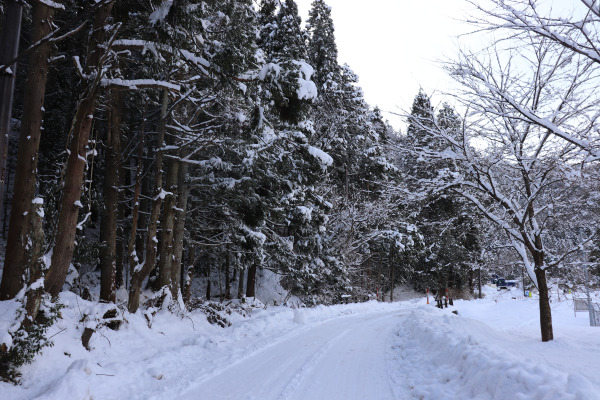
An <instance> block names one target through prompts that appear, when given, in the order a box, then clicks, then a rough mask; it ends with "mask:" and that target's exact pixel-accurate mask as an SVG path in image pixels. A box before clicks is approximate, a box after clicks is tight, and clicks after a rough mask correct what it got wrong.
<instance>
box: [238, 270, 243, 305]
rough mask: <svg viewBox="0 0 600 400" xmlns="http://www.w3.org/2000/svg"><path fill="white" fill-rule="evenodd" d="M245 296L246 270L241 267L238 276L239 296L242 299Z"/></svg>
mask: <svg viewBox="0 0 600 400" xmlns="http://www.w3.org/2000/svg"><path fill="white" fill-rule="evenodd" d="M243 297H244V270H243V269H241V268H240V273H239V277H238V292H237V298H238V299H239V300H241V299H242V298H243Z"/></svg>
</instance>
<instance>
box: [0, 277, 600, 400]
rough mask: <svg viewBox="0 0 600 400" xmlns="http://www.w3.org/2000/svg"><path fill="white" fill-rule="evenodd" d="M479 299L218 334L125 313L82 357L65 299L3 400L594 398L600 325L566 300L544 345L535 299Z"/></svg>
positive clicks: (74, 315)
mask: <svg viewBox="0 0 600 400" xmlns="http://www.w3.org/2000/svg"><path fill="white" fill-rule="evenodd" d="M486 294H487V296H486V298H485V299H482V300H472V301H456V302H455V306H454V307H453V308H448V309H444V310H439V309H437V308H435V307H433V306H432V305H427V304H426V300H425V297H424V296H423V297H422V298H419V299H413V300H407V301H401V302H395V303H392V304H389V303H377V302H375V301H372V302H369V303H362V304H350V305H337V306H332V307H324V306H317V307H314V308H306V309H290V308H287V307H272V306H271V307H267V308H266V309H264V308H262V307H260V308H254V309H253V311H252V315H251V316H249V317H244V316H242V315H239V314H237V313H233V314H232V315H231V316H230V318H231V320H232V322H233V324H232V326H231V327H229V328H224V329H223V328H219V327H217V326H215V325H211V324H209V323H208V322H207V321H206V318H205V316H204V314H201V313H199V312H192V313H187V314H186V315H183V316H178V315H174V314H172V313H170V312H169V311H166V310H164V311H160V312H159V313H158V314H157V315H156V316H154V317H153V318H152V319H151V321H152V324H151V328H149V327H148V323H147V321H146V318H145V317H144V316H143V315H142V313H141V312H138V313H137V314H134V315H131V314H127V313H125V314H124V318H125V319H126V321H127V322H126V323H125V324H124V325H123V326H122V328H121V329H120V330H119V331H117V332H115V331H111V330H109V329H106V328H104V329H102V330H101V331H99V332H97V333H96V334H94V336H93V337H92V340H91V341H90V346H91V351H87V350H85V349H84V348H83V346H82V345H81V341H80V337H81V333H82V330H83V327H84V322H79V321H80V320H81V319H82V316H83V315H84V314H86V313H92V311H93V309H94V307H97V304H96V303H89V302H86V301H85V300H82V299H81V298H79V297H77V296H76V295H74V294H72V293H69V292H64V293H63V294H62V295H61V301H62V302H63V303H64V304H66V305H67V307H66V308H65V309H63V311H62V316H63V318H62V319H61V320H60V321H59V322H58V323H57V324H56V325H55V326H54V327H53V328H52V331H51V332H50V334H51V335H53V334H56V336H55V337H54V338H53V340H54V342H55V345H54V347H52V348H47V349H45V350H44V352H43V354H42V355H40V356H38V358H37V359H36V361H35V362H34V363H33V364H32V365H28V366H25V367H23V368H22V372H23V377H22V385H21V386H13V385H11V384H8V383H0V399H14V400H18V399H61V400H62V399H175V398H182V399H198V398H202V399H261V400H262V399H319V398H328V399H366V398H369V399H394V398H395V399H410V398H415V399H440V398H443V399H552V400H555V399H590V400H591V399H599V398H600V374H598V371H600V340H598V338H599V336H600V328H593V327H589V326H588V325H589V321H588V317H587V314H586V313H578V315H577V317H575V316H574V314H573V310H572V300H571V297H570V296H564V295H563V296H562V297H561V298H560V301H559V299H558V298H557V297H556V295H555V296H554V299H553V303H552V308H553V321H554V336H555V340H553V341H552V342H549V343H542V342H541V341H540V333H539V320H538V308H537V301H536V299H529V298H522V296H520V293H519V291H518V290H513V291H512V292H509V291H502V292H497V291H495V290H493V289H487V290H486ZM6 305H7V302H2V303H0V319H3V320H5V319H6V318H7V315H6V312H7V307H5V306H6ZM452 310H456V311H458V315H455V314H452V313H451V311H452ZM0 326H1V325H0ZM63 329H64V330H63Z"/></svg>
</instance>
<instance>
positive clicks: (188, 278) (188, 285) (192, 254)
mask: <svg viewBox="0 0 600 400" xmlns="http://www.w3.org/2000/svg"><path fill="white" fill-rule="evenodd" d="M195 260H196V248H195V247H194V246H188V260H187V266H186V267H185V273H184V278H185V279H184V282H183V301H184V303H186V304H187V303H188V302H189V301H190V299H191V298H192V274H193V273H194V261H195Z"/></svg>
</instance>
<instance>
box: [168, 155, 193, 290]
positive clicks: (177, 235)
mask: <svg viewBox="0 0 600 400" xmlns="http://www.w3.org/2000/svg"><path fill="white" fill-rule="evenodd" d="M187 171H188V166H187V164H186V163H180V165H179V170H178V176H177V210H176V212H175V226H174V227H173V231H174V233H173V253H174V254H173V265H172V266H171V274H172V275H171V285H172V286H171V287H172V293H173V296H174V297H175V296H177V292H178V291H179V283H180V282H181V270H182V263H181V260H182V257H183V241H184V236H185V218H186V210H187V203H188V196H189V193H190V190H189V187H188V185H187V182H186V177H187ZM192 260H193V259H192Z"/></svg>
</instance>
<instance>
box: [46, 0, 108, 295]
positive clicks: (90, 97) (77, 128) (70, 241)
mask: <svg viewBox="0 0 600 400" xmlns="http://www.w3.org/2000/svg"><path fill="white" fill-rule="evenodd" d="M113 4H114V2H110V3H108V4H106V5H105V6H103V7H101V8H100V9H98V11H97V12H96V15H95V16H94V25H93V26H94V29H93V34H92V36H91V38H90V42H89V48H90V49H91V51H90V53H89V55H88V59H87V62H86V68H85V72H86V73H87V74H92V73H93V72H97V73H96V77H95V78H94V80H93V81H92V82H86V83H85V87H84V88H82V90H81V92H82V96H81V98H80V100H79V104H78V107H77V111H76V113H75V118H74V121H73V137H72V139H71V148H70V154H69V158H68V159H67V167H66V173H65V179H64V189H63V196H62V200H61V207H60V212H59V217H58V227H57V231H56V243H55V245H54V252H53V253H52V262H51V266H50V269H49V270H48V273H47V274H46V283H45V286H46V290H47V292H48V293H50V294H51V295H52V297H56V296H58V294H59V293H60V291H61V289H62V286H63V284H64V282H65V278H66V276H67V271H68V269H69V264H70V263H71V260H72V258H73V249H74V247H75V233H76V229H77V217H78V214H79V207H78V205H77V204H78V203H79V200H80V197H81V186H82V183H83V178H84V171H85V167H86V164H87V150H88V140H89V136H90V130H91V128H92V122H93V114H94V109H95V106H96V97H97V94H98V85H99V84H100V79H101V78H102V73H100V71H101V70H102V67H103V63H104V56H105V54H106V52H107V51H108V50H109V48H108V46H106V44H105V42H106V34H107V33H108V32H109V31H108V30H107V29H105V26H106V20H107V19H108V17H109V16H110V12H111V10H112V6H113Z"/></svg>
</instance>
